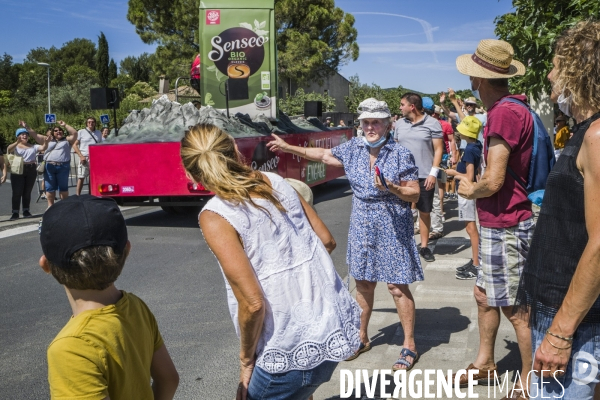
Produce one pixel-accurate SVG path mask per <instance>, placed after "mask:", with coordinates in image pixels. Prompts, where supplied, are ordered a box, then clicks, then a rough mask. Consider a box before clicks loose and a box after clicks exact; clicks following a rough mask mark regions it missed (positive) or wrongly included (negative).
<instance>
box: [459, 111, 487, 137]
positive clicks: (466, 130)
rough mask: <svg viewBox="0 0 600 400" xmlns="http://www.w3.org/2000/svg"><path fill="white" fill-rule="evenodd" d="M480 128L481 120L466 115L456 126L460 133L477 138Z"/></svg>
mask: <svg viewBox="0 0 600 400" xmlns="http://www.w3.org/2000/svg"><path fill="white" fill-rule="evenodd" d="M480 129H481V121H480V120H479V118H477V117H472V116H468V117H465V119H463V120H462V121H460V124H458V125H457V126H456V130H457V131H459V132H460V134H461V135H463V136H467V137H470V138H471V139H477V137H478V136H479V130H480Z"/></svg>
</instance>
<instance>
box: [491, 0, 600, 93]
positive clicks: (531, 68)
mask: <svg viewBox="0 0 600 400" xmlns="http://www.w3.org/2000/svg"><path fill="white" fill-rule="evenodd" d="M513 7H514V9H515V11H514V12H512V13H508V14H504V15H501V16H499V17H497V18H496V19H495V21H494V22H495V24H496V30H495V33H496V35H498V37H499V38H500V39H502V40H505V41H507V42H508V43H510V44H511V45H512V46H513V48H514V50H515V59H517V60H519V61H521V62H523V63H524V64H525V66H526V68H527V71H526V72H525V75H524V76H522V77H516V78H513V79H511V80H510V83H511V90H512V91H513V92H515V93H527V94H528V95H530V96H532V97H533V98H535V99H539V95H540V94H541V93H549V92H550V89H551V88H550V82H549V81H548V79H547V78H546V77H547V75H548V73H549V72H550V70H551V69H552V57H553V55H552V53H553V48H554V43H555V41H556V39H557V38H558V37H559V36H560V34H561V33H562V32H563V31H564V30H565V29H567V28H569V27H571V26H573V25H574V24H576V23H577V22H578V21H581V20H585V19H588V18H591V19H595V18H598V15H599V14H600V2H598V1H597V0H513Z"/></svg>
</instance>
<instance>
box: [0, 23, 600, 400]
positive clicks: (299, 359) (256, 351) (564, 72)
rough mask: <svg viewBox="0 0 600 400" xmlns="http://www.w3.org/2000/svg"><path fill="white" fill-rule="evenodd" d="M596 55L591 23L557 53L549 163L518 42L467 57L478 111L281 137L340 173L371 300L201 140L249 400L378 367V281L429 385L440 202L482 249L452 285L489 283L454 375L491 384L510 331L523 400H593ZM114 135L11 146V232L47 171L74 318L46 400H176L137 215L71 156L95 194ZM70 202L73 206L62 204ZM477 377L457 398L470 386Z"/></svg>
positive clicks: (305, 210)
mask: <svg viewBox="0 0 600 400" xmlns="http://www.w3.org/2000/svg"><path fill="white" fill-rule="evenodd" d="M599 53H600V23H598V22H591V21H588V22H581V23H579V24H577V25H575V26H573V27H571V28H569V30H568V31H567V32H566V33H565V34H563V35H562V36H561V37H560V38H559V39H558V41H557V44H556V48H555V55H554V60H553V69H552V71H551V72H550V74H549V75H548V79H549V81H550V83H551V85H552V94H551V99H552V101H553V102H555V103H556V104H558V107H559V108H560V110H561V113H560V114H557V115H556V117H555V124H556V134H555V138H554V152H552V151H550V152H549V157H547V158H543V157H544V154H545V153H544V152H543V151H540V149H542V148H545V147H544V146H545V141H544V140H545V139H544V138H547V136H548V135H547V134H546V132H545V130H544V129H543V127H541V128H540V126H539V124H538V123H537V121H538V117H537V115H536V114H535V112H533V111H532V110H531V108H530V106H529V103H528V99H527V97H526V96H524V95H521V94H513V93H511V92H510V90H509V79H510V78H512V77H515V76H521V75H523V74H524V73H525V69H526V67H525V66H524V65H523V64H522V63H521V62H519V61H517V60H515V59H514V58H513V55H514V51H513V48H512V46H511V45H510V44H508V43H506V42H504V41H501V40H491V39H490V40H482V41H481V42H480V43H479V45H478V46H477V48H476V49H475V51H474V52H473V53H472V54H465V55H463V56H460V57H458V58H457V60H456V66H457V69H458V71H459V72H460V73H461V74H463V75H465V76H468V77H469V79H470V83H471V89H472V91H473V97H469V98H467V99H464V100H462V99H460V98H459V97H458V96H456V94H455V93H454V91H453V90H452V89H450V88H449V89H448V91H447V93H442V94H441V95H440V104H438V105H436V104H435V103H434V101H433V100H432V99H431V98H429V97H422V96H420V95H419V94H417V93H406V94H404V95H403V96H402V98H401V101H400V110H399V111H400V113H401V117H399V118H393V117H392V112H391V110H390V109H389V107H388V105H387V104H386V103H385V102H383V101H379V100H376V99H366V100H364V101H363V102H362V103H361V104H360V106H359V109H358V112H359V113H360V116H359V121H360V128H361V129H360V130H359V131H360V132H361V136H358V137H354V138H353V139H352V140H350V141H348V142H346V143H343V144H341V145H339V146H337V147H334V148H332V149H323V148H305V147H299V146H292V145H290V144H288V143H286V142H285V141H284V140H282V139H281V138H279V137H278V136H276V135H273V140H272V141H271V142H270V143H269V144H268V146H269V148H270V149H271V150H272V151H281V152H285V153H291V154H294V155H296V156H300V157H304V158H306V159H308V160H311V161H314V162H322V163H325V164H328V165H332V166H337V167H342V168H344V170H345V172H346V176H347V177H348V180H349V183H350V185H351V187H352V189H353V192H354V197H353V203H352V214H351V221H350V229H349V235H348V252H347V263H348V265H349V273H350V275H351V276H352V277H353V278H354V279H355V281H356V287H357V295H356V300H355V299H353V298H352V296H351V295H350V293H349V292H348V290H347V288H346V287H345V286H344V285H343V283H342V281H341V279H340V277H339V276H338V275H337V273H336V271H335V268H334V267H333V262H332V260H331V258H330V256H329V254H330V253H331V251H333V249H334V248H335V247H336V242H335V240H334V239H333V237H332V235H331V233H330V232H329V230H328V229H327V227H326V226H325V224H324V223H323V221H321V219H320V218H319V216H318V215H317V213H316V212H315V211H314V209H313V208H312V207H311V206H310V205H309V204H308V203H307V202H306V200H305V199H303V198H302V196H300V195H299V194H298V193H297V192H296V191H295V190H294V189H293V188H292V187H291V186H290V185H289V184H288V183H286V182H285V181H284V180H283V179H282V178H280V177H279V176H278V175H276V174H271V173H262V172H259V171H253V170H252V169H250V168H249V167H247V166H246V165H244V164H243V162H242V160H241V159H240V155H239V153H238V152H237V149H236V147H235V144H234V141H233V139H232V138H231V137H230V136H229V135H228V134H227V133H226V132H223V131H222V130H220V129H219V128H217V127H215V126H212V125H202V124H201V125H196V126H194V127H192V128H190V130H189V131H188V132H186V134H185V137H184V138H183V140H182V142H181V158H182V162H183V165H184V167H185V169H186V172H187V174H188V177H189V178H190V179H193V180H194V181H195V182H201V183H202V184H203V185H204V186H205V187H206V188H207V189H209V190H211V191H213V192H214V193H215V197H214V198H213V199H211V200H210V201H209V202H208V203H207V205H206V206H205V207H204V209H203V210H202V212H201V214H200V216H199V225H200V227H201V229H202V231H203V234H204V238H205V240H206V242H207V244H208V246H209V247H210V249H211V250H212V252H213V253H214V255H215V257H216V259H217V261H218V264H219V266H220V268H221V270H222V272H223V276H224V278H225V282H226V287H227V302H228V305H229V309H230V312H231V317H232V320H233V322H234V326H235V329H236V332H237V334H238V336H239V339H240V360H239V363H240V378H239V384H238V386H237V393H236V397H237V399H275V398H276V399H312V394H313V393H314V391H315V390H316V388H317V387H318V386H319V385H320V384H322V383H324V382H327V381H328V380H329V379H330V377H331V376H332V374H333V371H334V369H335V367H336V365H337V364H338V363H339V362H342V361H344V360H354V359H356V358H358V357H360V355H361V354H363V353H365V352H367V351H369V350H370V348H371V343H370V336H369V333H368V325H369V319H370V316H371V312H372V309H373V293H374V289H375V287H376V285H377V283H378V282H385V283H386V285H387V288H388V290H389V292H390V295H391V297H392V299H393V301H394V303H395V306H396V311H397V313H398V318H399V321H400V324H401V326H402V329H403V332H404V343H403V345H402V349H401V351H400V354H399V356H398V358H397V359H396V360H395V361H393V363H392V362H390V365H391V367H392V369H393V370H410V369H411V368H413V367H414V366H415V364H416V363H417V362H418V361H419V357H420V353H419V346H418V339H419V338H418V336H416V335H415V332H414V325H415V318H416V314H415V300H414V298H413V296H412V294H411V291H410V289H409V284H411V283H413V282H416V281H421V280H423V279H424V274H423V268H422V260H423V261H425V262H432V261H434V260H435V255H434V254H433V252H432V251H431V249H430V241H433V240H437V239H439V238H440V237H442V236H443V235H444V231H443V229H444V222H445V218H444V203H445V202H446V204H447V202H448V201H453V200H455V199H456V200H457V205H458V214H459V220H460V221H463V222H464V223H465V225H464V226H465V229H466V232H467V234H468V236H469V238H470V242H471V247H472V259H471V260H470V261H469V262H468V263H467V264H465V265H463V266H461V267H459V268H457V271H456V278H457V279H463V280H468V279H472V280H474V283H475V284H474V287H473V295H474V300H475V302H476V304H477V311H478V315H477V318H478V329H479V336H480V341H479V347H478V352H477V355H476V357H475V359H474V360H473V361H472V363H470V365H468V366H466V365H457V366H456V370H459V369H466V370H467V371H471V370H476V371H474V375H473V376H474V379H475V380H477V381H479V383H480V384H482V383H485V384H493V382H490V381H489V380H490V379H492V380H493V379H494V375H493V374H491V375H490V372H494V371H496V368H497V366H496V360H495V358H494V347H495V341H496V336H497V333H498V328H499V324H500V319H501V317H502V315H504V316H505V317H506V318H507V319H508V320H509V321H510V323H511V325H512V327H513V328H514V331H515V334H516V337H517V341H518V347H519V352H520V356H521V367H520V370H519V372H520V376H521V377H522V380H521V382H522V386H521V387H519V386H518V385H517V389H518V390H517V391H515V392H513V393H512V394H511V395H509V396H508V397H506V398H507V399H528V398H550V397H552V396H554V397H556V398H559V397H560V398H563V399H593V398H594V393H595V391H596V385H597V383H598V381H599V378H600V374H599V372H598V369H596V371H595V374H596V375H595V376H593V377H591V378H590V379H588V378H586V377H587V375H586V370H585V369H582V368H577V366H578V365H581V363H584V362H587V363H591V361H590V359H589V357H592V359H594V360H595V361H596V365H597V364H598V363H599V362H600V340H598V335H599V332H600V270H599V267H598V266H599V265H600V241H598V240H597V238H600V211H599V210H600V209H598V207H597V206H596V204H595V203H596V202H597V198H599V197H600V158H598V157H597V154H598V153H599V152H600V140H598V137H600V122H599V121H598V120H599V119H600V75H598V74H597V73H595V72H597V71H599V70H600V64H599V62H600V61H599V59H598V57H597V54H599ZM446 97H447V98H448V99H449V100H450V102H451V103H452V105H453V109H452V110H451V109H449V108H448V107H447V106H446ZM571 118H572V119H573V120H574V125H573V126H572V130H571V129H570V127H569V126H570V125H569V122H570V119H571ZM329 123H330V121H328V124H329ZM65 130H66V131H67V133H68V135H65ZM30 137H31V138H32V139H33V140H34V141H35V142H36V144H33V145H32V144H30V143H29V142H28V139H29V138H30ZM103 138H104V134H103V133H101V132H100V131H98V130H96V120H95V119H94V118H88V119H87V120H86V127H85V128H84V129H82V130H79V131H77V130H75V129H74V128H73V127H71V126H69V125H67V124H65V123H64V122H59V124H58V126H57V127H56V128H54V129H53V130H52V131H51V132H47V134H46V135H40V134H37V133H36V132H35V131H33V130H32V129H31V128H29V126H28V125H27V124H26V123H25V122H22V123H21V127H20V128H19V129H17V131H16V141H15V143H13V144H11V145H10V146H9V148H8V152H9V153H13V154H14V156H17V157H19V158H21V159H22V164H23V165H22V166H21V170H20V174H19V173H13V174H12V175H11V186H12V188H13V198H12V201H13V218H11V219H16V218H19V212H20V208H21V206H22V212H23V216H24V217H30V216H31V214H30V212H29V202H30V200H31V190H32V187H33V185H34V182H35V178H36V176H37V174H38V173H40V171H41V173H42V174H43V175H44V185H45V192H46V197H47V201H48V207H49V208H48V210H47V211H46V213H45V215H44V219H43V223H42V227H41V244H42V250H43V254H44V255H43V257H42V258H41V260H40V265H41V267H42V269H43V270H44V271H45V272H47V273H49V274H52V276H53V277H54V278H55V279H56V280H57V281H58V282H59V283H61V284H62V285H64V286H65V288H66V290H67V295H68V296H67V297H68V299H69V302H70V304H71V307H72V309H73V318H71V320H70V321H69V322H68V323H67V325H66V326H65V328H63V330H62V331H61V332H60V333H59V334H58V336H57V337H56V338H55V340H54V341H53V342H52V343H51V345H50V347H49V349H48V365H49V382H50V390H51V393H52V396H53V397H56V398H63V397H64V398H99V399H102V398H112V399H118V398H141V397H144V398H152V397H154V398H156V399H170V398H173V396H174V393H175V391H176V388H177V385H178V374H177V371H176V369H175V366H174V364H173V362H172V361H171V358H170V356H169V353H168V351H167V349H166V346H165V343H164V342H163V340H162V337H161V335H160V332H159V329H158V323H157V321H156V320H155V318H154V316H153V315H152V312H151V311H150V310H149V309H148V307H147V306H146V305H145V304H144V302H143V301H142V300H140V299H139V298H138V297H136V296H135V295H133V294H131V293H127V292H124V291H119V290H117V289H116V287H115V285H114V281H115V280H116V279H117V277H118V276H119V274H120V273H121V270H122V268H123V266H124V264H125V261H126V259H127V256H128V255H129V252H130V249H131V245H130V243H129V241H128V240H127V229H126V226H125V223H124V220H123V217H122V215H121V214H120V212H119V210H118V207H117V206H116V204H115V203H114V202H113V201H112V200H110V199H101V198H95V197H92V196H85V195H84V196H72V197H69V195H68V182H67V181H68V177H69V174H70V161H71V152H72V151H73V152H75V153H76V154H77V155H78V157H79V164H78V166H77V179H78V181H77V188H76V191H77V195H80V194H81V191H82V187H83V183H84V179H85V177H86V176H87V175H88V174H89V164H90V162H94V161H93V160H90V159H89V146H90V145H92V144H94V143H98V142H100V141H102V140H103ZM548 143H549V142H548ZM548 145H549V144H548ZM549 146H550V145H549ZM550 148H552V146H550ZM534 149H537V150H536V151H534ZM41 152H43V154H44V156H43V163H40V164H36V159H37V154H38V153H41ZM556 157H558V161H557V162H556V164H555V163H554V161H555V158H556ZM12 159H13V162H14V160H15V157H13V158H12ZM5 165H6V164H5V163H3V165H0V167H2V168H3V172H2V180H5V179H6V167H5ZM40 165H42V167H41V168H40ZM544 166H546V167H549V168H552V170H551V171H550V172H549V173H547V172H546V173H545V174H546V175H544V176H543V179H544V182H545V193H539V192H536V193H537V194H538V198H541V197H540V196H542V195H543V203H542V206H541V210H540V213H539V218H538V219H537V220H536V219H535V218H534V212H533V208H532V201H533V200H532V197H531V195H532V194H533V192H532V190H531V188H530V186H531V183H532V181H533V180H536V179H537V178H540V174H543V173H544V172H543V171H545V170H544V168H543V167H544ZM11 169H12V166H11ZM536 174H537V176H536ZM56 191H58V192H59V193H58V196H59V197H60V198H61V199H62V200H63V201H61V202H59V203H57V204H56V205H54V202H55V200H56V198H57V196H56ZM67 215H68V216H67ZM267 220H268V223H265V221H267ZM596 229H598V230H599V232H598V235H596ZM62 232H70V234H69V235H68V237H66V238H65V237H64V236H63V235H60V233H62ZM416 234H418V235H419V236H418V241H417V243H415V239H414V235H416ZM558 238H561V239H560V240H561V243H557V240H558ZM129 354H136V357H129V356H128V355H129ZM116 371H118V372H116ZM587 373H589V372H587ZM552 376H553V377H555V378H556V379H555V380H551V379H549V378H550V377H552ZM467 377H468V375H462V376H461V377H460V379H459V381H458V382H455V380H454V379H453V382H455V383H457V384H459V385H460V386H466V385H468V381H467ZM544 378H546V383H545V385H540V384H539V382H540V381H541V380H543V379H544ZM151 379H152V383H150V382H151ZM534 387H535V388H536V389H533V388H534ZM530 388H531V390H530Z"/></svg>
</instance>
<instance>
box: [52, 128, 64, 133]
mask: <svg viewBox="0 0 600 400" xmlns="http://www.w3.org/2000/svg"><path fill="white" fill-rule="evenodd" d="M54 133H64V132H63V131H61V130H60V129H55V130H54Z"/></svg>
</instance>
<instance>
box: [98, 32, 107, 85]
mask: <svg viewBox="0 0 600 400" xmlns="http://www.w3.org/2000/svg"><path fill="white" fill-rule="evenodd" d="M108 60H109V57H108V41H107V40H106V36H104V32H100V36H98V53H97V54H96V71H98V79H99V80H100V86H101V87H108V84H109V83H110V82H109V80H108Z"/></svg>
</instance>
